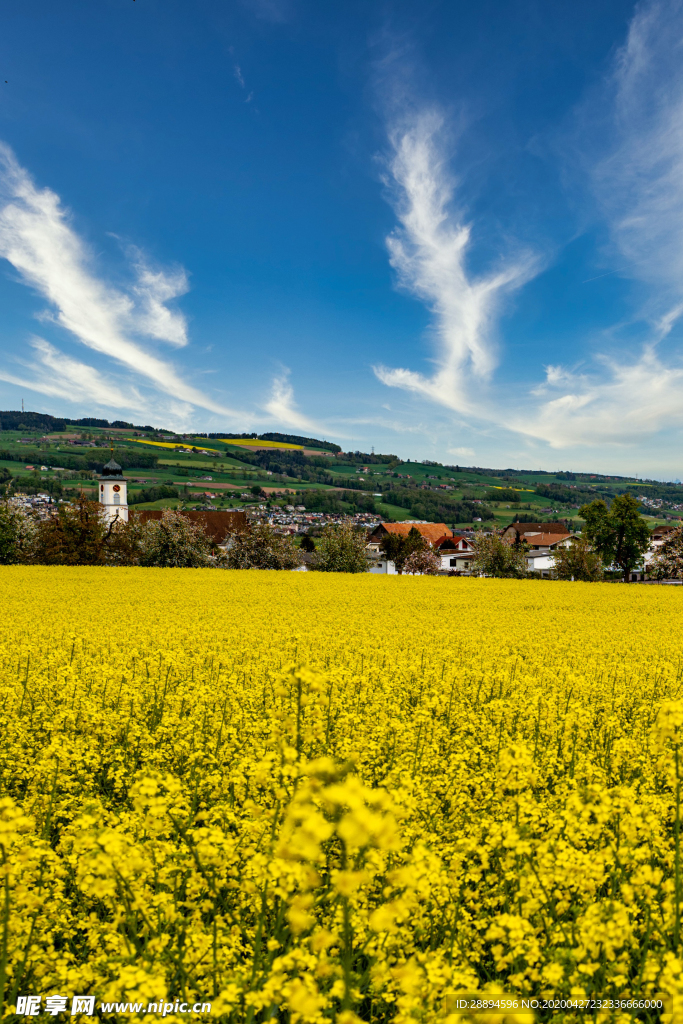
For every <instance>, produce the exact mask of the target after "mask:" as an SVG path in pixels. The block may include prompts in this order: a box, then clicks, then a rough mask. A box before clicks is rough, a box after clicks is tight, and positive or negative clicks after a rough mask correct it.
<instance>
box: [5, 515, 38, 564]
mask: <svg viewBox="0 0 683 1024" xmlns="http://www.w3.org/2000/svg"><path fill="white" fill-rule="evenodd" d="M35 527H36V523H35V520H34V519H33V517H32V516H29V515H27V513H26V512H24V510H23V509H20V508H16V507H15V506H14V505H10V503H9V502H7V501H0V565H16V564H17V563H18V562H25V561H27V560H28V558H29V553H30V550H31V544H32V541H33V535H34V534H35Z"/></svg>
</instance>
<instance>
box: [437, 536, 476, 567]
mask: <svg viewBox="0 0 683 1024" xmlns="http://www.w3.org/2000/svg"><path fill="white" fill-rule="evenodd" d="M434 554H435V555H436V556H437V558H438V559H439V560H440V562H441V566H440V568H441V571H442V572H444V571H445V572H452V571H455V572H469V570H470V563H471V562H472V559H473V558H474V545H473V544H472V542H471V541H469V540H468V539H467V537H463V536H461V535H460V534H455V535H452V536H450V537H442V538H441V540H439V541H437V542H436V544H435V545H434Z"/></svg>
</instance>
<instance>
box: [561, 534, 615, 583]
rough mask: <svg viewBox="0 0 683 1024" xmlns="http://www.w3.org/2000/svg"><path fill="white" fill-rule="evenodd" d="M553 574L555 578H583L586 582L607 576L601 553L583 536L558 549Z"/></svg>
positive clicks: (593, 581) (594, 581) (597, 580)
mask: <svg viewBox="0 0 683 1024" xmlns="http://www.w3.org/2000/svg"><path fill="white" fill-rule="evenodd" d="M551 575H552V578H553V579H554V580H582V581H583V582H584V583H597V582H599V581H600V580H602V579H604V578H605V573H604V570H603V567H602V559H601V558H600V555H599V554H598V553H597V551H593V549H592V548H591V546H590V544H589V543H588V541H587V540H585V539H583V538H582V539H581V540H576V541H574V543H573V544H570V545H569V547H566V548H557V549H556V551H555V565H554V567H553V570H552V573H551Z"/></svg>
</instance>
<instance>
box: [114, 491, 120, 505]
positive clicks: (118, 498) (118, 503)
mask: <svg viewBox="0 0 683 1024" xmlns="http://www.w3.org/2000/svg"><path fill="white" fill-rule="evenodd" d="M114 504H115V505H120V504H121V495H120V494H115V495H114Z"/></svg>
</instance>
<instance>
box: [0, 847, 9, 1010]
mask: <svg viewBox="0 0 683 1024" xmlns="http://www.w3.org/2000/svg"><path fill="white" fill-rule="evenodd" d="M0 850H1V851H2V866H3V867H4V868H7V857H6V856H5V848H4V847H0ZM3 909H4V913H3V920H2V953H1V954H0V1017H4V1014H3V1008H4V1006H5V981H6V977H7V947H8V945H9V874H5V906H4V908H3Z"/></svg>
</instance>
